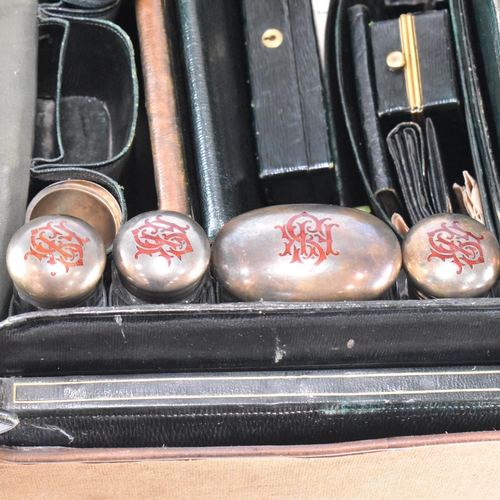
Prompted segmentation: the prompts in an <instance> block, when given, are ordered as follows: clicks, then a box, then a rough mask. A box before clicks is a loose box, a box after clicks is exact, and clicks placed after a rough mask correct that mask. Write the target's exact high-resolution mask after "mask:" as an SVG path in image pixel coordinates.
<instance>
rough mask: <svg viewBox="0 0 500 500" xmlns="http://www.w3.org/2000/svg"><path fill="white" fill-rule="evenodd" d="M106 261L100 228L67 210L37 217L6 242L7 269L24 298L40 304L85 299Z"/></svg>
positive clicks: (73, 303)
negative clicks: (63, 212)
mask: <svg viewBox="0 0 500 500" xmlns="http://www.w3.org/2000/svg"><path fill="white" fill-rule="evenodd" d="M105 265H106V250H105V248H104V244H103V242H102V239H101V237H100V236H99V234H97V232H96V231H95V230H94V229H93V228H92V227H91V226H90V225H89V224H87V223H86V222H84V221H82V220H80V219H77V218H75V217H71V216H68V215H46V216H42V217H37V218H36V219H34V220H32V221H30V222H28V223H27V224H25V225H24V226H22V227H21V228H20V229H19V230H18V231H17V232H16V233H15V234H14V236H13V237H12V239H11V241H10V243H9V246H8V247H7V269H8V272H9V274H10V277H11V278H12V281H13V283H14V286H15V288H16V290H17V292H18V294H19V296H20V298H21V299H22V300H24V301H26V302H28V303H29V304H31V305H32V306H34V307H36V308H40V309H54V308H57V307H73V306H78V305H80V304H81V303H83V302H85V300H86V299H88V298H89V297H90V296H91V295H92V294H93V293H94V292H95V291H96V288H97V286H98V285H99V283H100V282H101V277H102V273H103V271H104V268H105Z"/></svg>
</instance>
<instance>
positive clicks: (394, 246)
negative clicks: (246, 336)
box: [212, 205, 401, 302]
mask: <svg viewBox="0 0 500 500" xmlns="http://www.w3.org/2000/svg"><path fill="white" fill-rule="evenodd" d="M400 269H401V248H400V245H399V242H398V240H397V238H396V236H395V234H394V233H393V232H392V230H391V229H390V227H389V226H388V225H387V224H385V223H384V222H382V221H381V220H380V219H377V218H376V217H374V216H373V215H370V214H367V213H366V212H363V211H361V210H356V209H352V208H344V207H335V206H330V205H282V206H274V207H267V208H261V209H258V210H254V211H252V212H248V213H246V214H243V215H240V216H238V217H236V218H234V219H233V220H232V221H230V222H229V223H228V224H226V225H225V226H224V227H223V228H222V229H221V231H220V232H219V234H218V235H217V237H216V239H215V241H214V243H213V245H212V272H213V274H214V277H215V278H216V279H217V280H218V281H219V283H220V284H221V286H222V288H223V290H224V291H226V292H227V293H228V294H229V295H232V296H233V297H235V298H237V299H240V300H244V301H260V300H270V301H304V302H314V301H334V300H365V299H366V300H368V299H375V298H378V297H380V296H381V295H382V294H383V293H384V292H385V291H386V290H388V289H389V288H390V286H391V285H392V284H393V283H394V282H395V280H396V278H397V275H398V273H399V271H400Z"/></svg>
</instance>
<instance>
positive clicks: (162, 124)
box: [136, 0, 191, 216]
mask: <svg viewBox="0 0 500 500" xmlns="http://www.w3.org/2000/svg"><path fill="white" fill-rule="evenodd" d="M136 13H137V26H138V30H139V40H140V45H141V55H142V69H143V74H144V86H145V93H146V108H147V111H148V118H149V129H150V136H151V147H152V150H153V163H154V169H155V182H156V192H157V194H158V206H159V209H160V210H172V211H174V212H181V213H183V214H186V215H189V216H190V215H191V208H190V203H189V194H188V183H187V176H186V170H185V165H184V155H183V152H182V144H181V134H180V130H179V125H178V121H177V108H176V102H175V92H174V81H173V76H172V71H171V65H170V55H169V47H168V40H167V36H166V32H165V25H164V22H163V10H162V8H161V0H137V1H136Z"/></svg>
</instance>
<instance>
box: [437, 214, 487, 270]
mask: <svg viewBox="0 0 500 500" xmlns="http://www.w3.org/2000/svg"><path fill="white" fill-rule="evenodd" d="M427 236H429V244H430V247H431V253H430V255H429V256H428V257H427V260H428V261H430V260H431V259H432V258H434V257H437V258H438V259H441V260H442V261H443V262H444V261H446V260H451V261H452V262H453V263H454V264H456V265H457V267H458V271H457V274H461V273H462V269H463V267H464V265H467V266H469V267H470V268H471V269H472V268H473V267H474V266H475V265H477V264H482V263H483V262H484V257H483V249H482V248H481V243H480V241H481V240H482V239H483V238H484V236H476V235H475V234H473V233H471V232H470V231H466V230H465V229H462V228H461V227H460V226H459V225H458V221H454V222H453V223H452V224H447V223H446V222H443V223H442V224H441V226H440V227H439V228H438V229H436V230H435V231H431V232H430V233H427Z"/></svg>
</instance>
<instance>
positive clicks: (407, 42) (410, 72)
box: [399, 14, 423, 113]
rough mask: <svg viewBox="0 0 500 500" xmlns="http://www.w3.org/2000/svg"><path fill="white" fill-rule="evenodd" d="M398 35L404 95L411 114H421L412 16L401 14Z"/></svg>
mask: <svg viewBox="0 0 500 500" xmlns="http://www.w3.org/2000/svg"><path fill="white" fill-rule="evenodd" d="M399 34H400V37H401V50H402V52H403V56H404V60H405V65H404V72H405V81H406V94H407V96H408V103H409V105H410V111H411V112H412V113H421V112H422V110H423V97H422V80H421V79H420V63H419V60H418V47H417V33H416V30H415V19H414V17H413V15H412V14H402V15H401V16H400V17H399Z"/></svg>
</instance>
